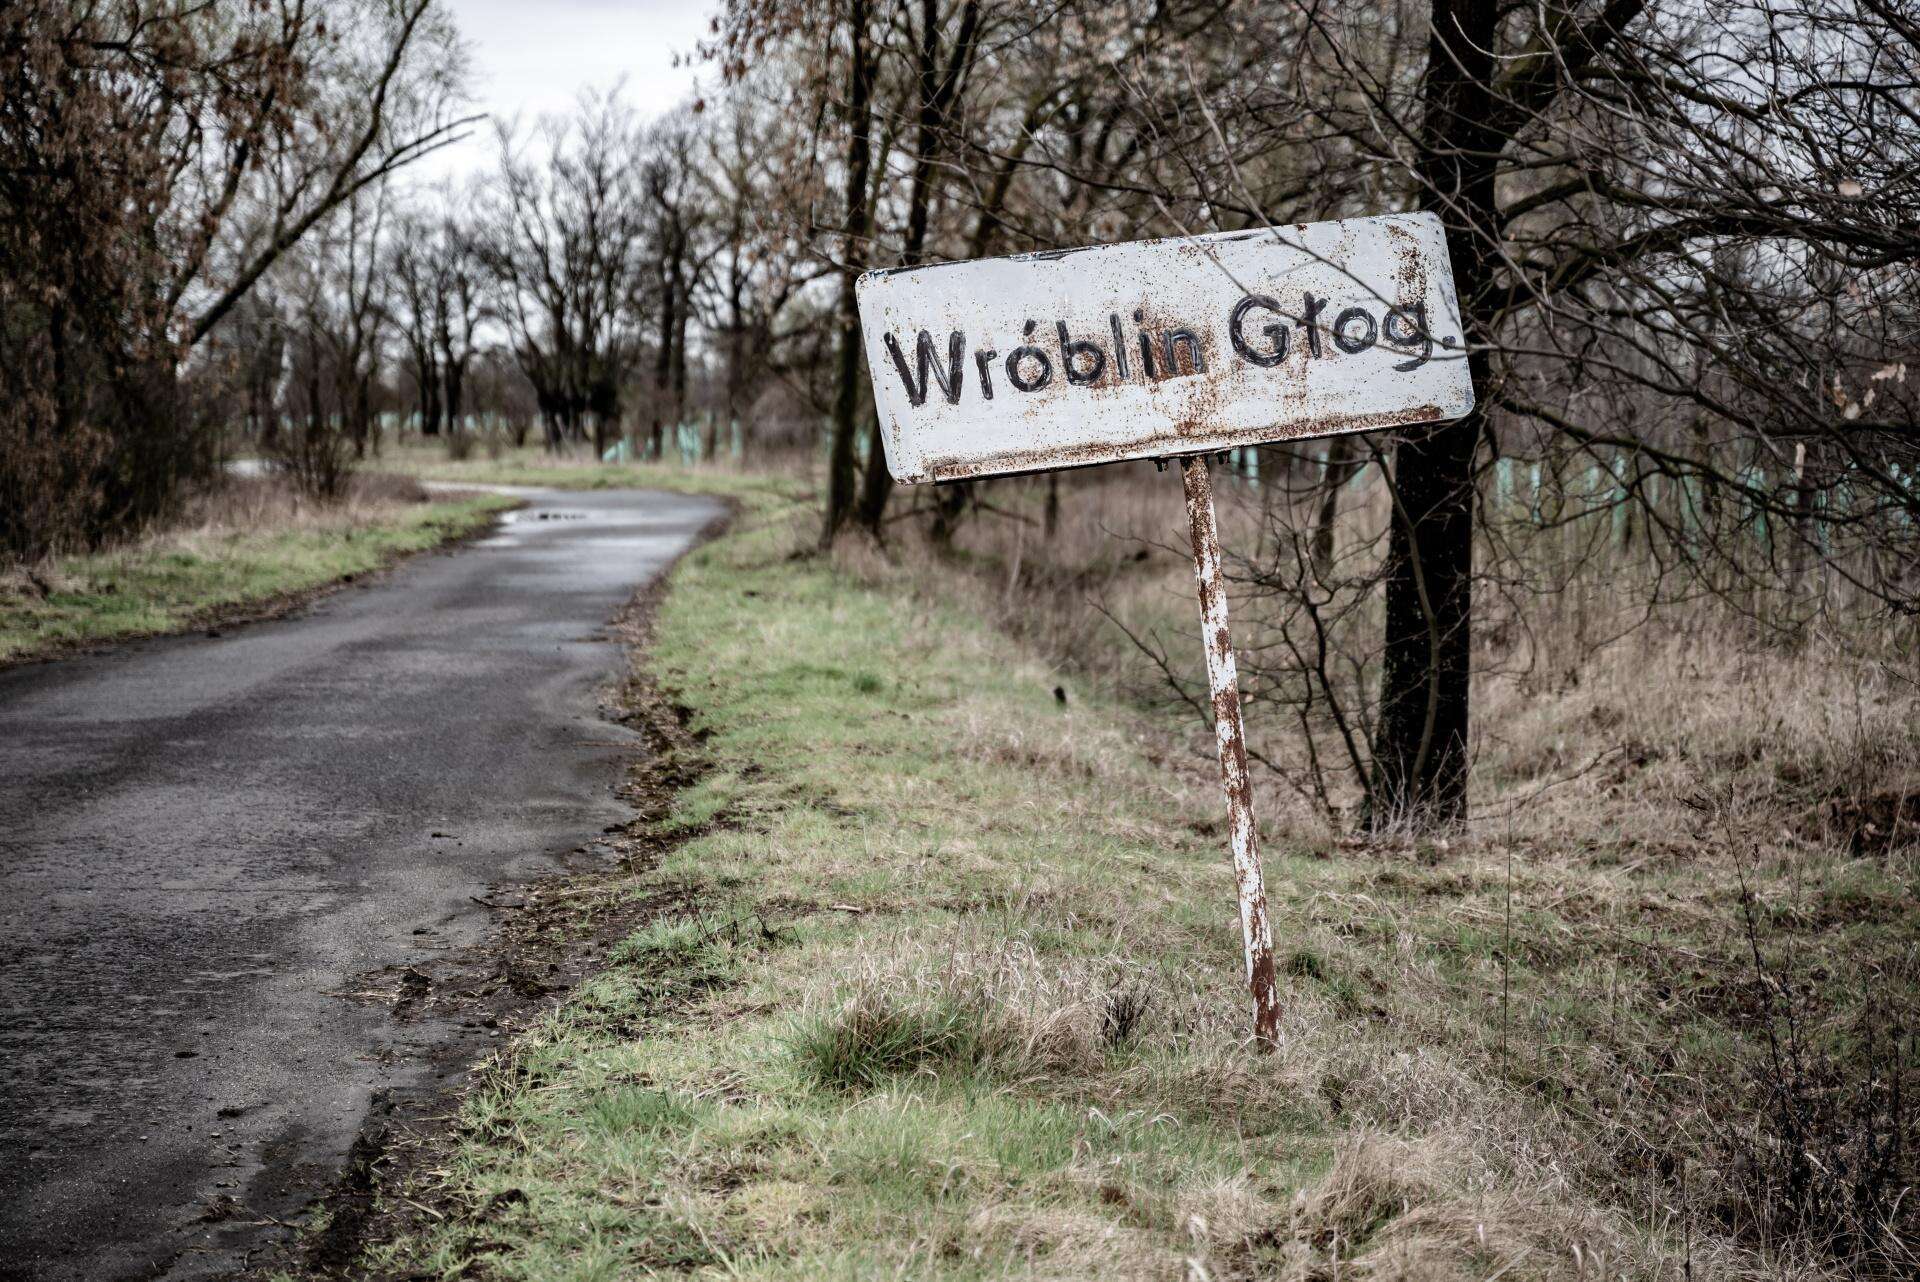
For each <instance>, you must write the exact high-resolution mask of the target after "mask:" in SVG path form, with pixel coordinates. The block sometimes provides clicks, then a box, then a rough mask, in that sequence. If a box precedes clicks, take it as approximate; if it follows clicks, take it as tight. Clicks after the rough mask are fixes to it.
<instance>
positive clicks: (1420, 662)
mask: <svg viewBox="0 0 1920 1282" xmlns="http://www.w3.org/2000/svg"><path fill="white" fill-rule="evenodd" d="M1499 12H1500V11H1499V8H1498V6H1497V5H1496V4H1495V3H1493V0H1435V3H1434V5H1433V18H1432V35H1431V38H1430V42H1429V47H1428V53H1427V71H1426V83H1425V98H1426V102H1425V120H1424V122H1423V133H1424V137H1423V138H1422V143H1423V150H1422V156H1421V160H1420V172H1419V176H1420V179H1421V182H1422V185H1423V187H1424V191H1423V193H1422V196H1423V200H1424V202H1425V204H1426V207H1427V208H1428V209H1431V210H1433V211H1434V212H1435V213H1437V214H1439V215H1440V217H1441V219H1442V220H1443V221H1444V222H1445V223H1446V226H1447V240H1448V245H1449V248H1450V250H1451V255H1452V259H1453V276H1454V282H1455V285H1456V287H1457V288H1458V290H1459V293H1460V297H1461V303H1462V308H1461V311H1462V317H1463V319H1464V320H1465V323H1466V340H1467V345H1468V350H1469V351H1470V352H1471V353H1472V355H1471V357H1470V365H1471V369H1472V373H1473V384H1474V397H1475V403H1476V406H1479V405H1481V404H1484V401H1485V395H1486V387H1487V374H1488V364H1487V356H1486V352H1487V347H1486V339H1487V334H1486V331H1485V325H1484V313H1485V308H1486V306H1487V303H1486V300H1485V290H1486V288H1487V280H1488V277H1489V274H1490V271H1491V266H1492V264H1491V263H1490V261H1489V256H1490V254H1492V253H1493V252H1494V249H1493V247H1494V246H1496V245H1497V244H1498V243H1499V242H1498V231H1499V227H1498V220H1497V214H1496V207H1495V205H1494V170H1495V166H1496V163H1497V161H1498V157H1499V154H1500V150H1501V147H1502V141H1503V140H1502V138H1501V135H1500V134H1499V132H1498V129H1497V127H1496V125H1495V123H1494V122H1495V120H1496V119H1497V116H1496V112H1495V103H1494V95H1493V76H1494V50H1495V48H1496V41H1497V38H1498V31H1497V26H1498V22H1499ZM1436 337H1442V336H1436ZM1483 422H1484V411H1483V410H1481V409H1479V408H1476V409H1475V410H1474V412H1473V413H1471V414H1469V415H1467V417H1465V418H1463V419H1461V420H1459V421H1457V422H1453V423H1448V424H1445V425H1443V426H1439V427H1432V428H1413V429H1410V430H1408V431H1407V432H1406V433H1405V434H1404V435H1403V437H1402V438H1401V440H1400V442H1399V443H1398V445H1397V446H1396V447H1395V451H1394V465H1393V476H1392V478H1391V483H1392V485H1393V488H1394V493H1395V499H1394V514H1393V521H1392V527H1391V529H1392V533H1391V536H1390V538H1389V542H1388V551H1387V601H1386V606H1387V609H1386V652H1385V664H1384V670H1383V672H1382V677H1381V688H1380V722H1379V733H1378V735H1377V736H1376V739H1375V743H1374V763H1373V778H1372V780H1371V785H1370V787H1369V789H1368V793H1369V795H1368V798H1367V821H1368V823H1369V825H1370V826H1372V827H1375V828H1385V827H1391V826H1394V825H1396V824H1410V825H1412V826H1415V827H1420V828H1427V827H1439V826H1444V825H1447V824H1451V823H1456V822H1458V821H1459V820H1461V819H1462V818H1464V817H1465V815H1466V808H1467V766H1468V730H1469V721H1468V711H1469V682H1470V678H1471V675H1472V664H1471V646H1472V640H1473V632H1472V617H1473V526H1474V500H1475V488H1474V457H1475V454H1476V453H1477V450H1478V447H1479V443H1480V433H1481V428H1482V424H1483Z"/></svg>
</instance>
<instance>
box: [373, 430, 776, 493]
mask: <svg viewBox="0 0 1920 1282" xmlns="http://www.w3.org/2000/svg"><path fill="white" fill-rule="evenodd" d="M374 466H375V467H377V468H378V469H380V470H383V471H388V472H393V473H396V474H399V475H403V476H412V477H417V478H418V479H420V480H423V481H438V482H443V483H446V484H452V485H513V486H530V487H535V488H543V489H556V490H622V489H660V490H674V491H677V492H680V493H686V494H714V495H720V496H724V497H731V498H745V497H752V496H764V497H767V498H779V497H792V496H793V495H794V494H795V493H796V490H797V489H798V488H800V487H803V486H804V481H805V478H789V477H784V476H779V475H774V474H766V473H754V472H736V471H732V470H729V469H727V468H723V467H718V466H709V467H682V466H679V465H678V464H674V463H651V462H629V463H597V462H594V461H593V460H592V459H591V458H587V457H584V456H580V455H575V454H567V455H561V456H559V457H555V456H554V455H550V454H548V453H546V452H545V451H544V450H542V449H540V448H539V447H538V446H525V447H522V448H520V449H517V450H507V451H505V452H504V453H503V454H502V455H501V457H499V458H488V457H484V456H481V455H476V456H474V457H471V458H466V459H461V460H458V461H455V460H453V459H450V458H448V457H447V453H446V450H445V448H444V447H442V446H435V445H421V444H417V443H407V444H398V443H395V444H390V445H388V446H387V448H386V450H385V452H384V454H383V455H382V457H381V458H380V460H379V461H378V462H377V463H376V464H375V465H374Z"/></svg>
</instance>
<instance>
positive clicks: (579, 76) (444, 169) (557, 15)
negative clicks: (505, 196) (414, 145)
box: [421, 0, 714, 177]
mask: <svg viewBox="0 0 1920 1282" xmlns="http://www.w3.org/2000/svg"><path fill="white" fill-rule="evenodd" d="M446 3H447V9H448V11H449V12H451V13H452V14H453V17H454V20H455V21H456V22H457V23H459V25H460V30H461V32H462V34H464V35H465V36H466V39H467V45H468V48H469V49H470V50H471V52H472V55H473V95H474V106H473V110H475V111H484V112H486V113H488V114H489V115H495V116H503V117H511V116H513V115H514V114H515V113H516V112H518V113H523V115H524V119H523V124H526V125H530V124H532V123H533V119H534V117H536V116H538V115H540V114H542V113H545V112H564V111H567V110H569V109H570V108H571V107H572V106H573V103H574V99H575V97H576V95H578V93H579V92H580V90H582V89H584V88H588V87H593V88H596V89H604V88H606V87H608V86H610V85H612V84H613V83H614V82H615V81H616V80H619V79H620V78H621V77H622V76H624V77H626V96H627V101H628V102H630V103H632V104H633V106H634V107H635V108H636V109H638V110H639V111H640V113H641V114H642V115H648V116H651V115H656V114H658V113H660V112H662V111H665V110H666V109H667V108H669V107H671V106H673V105H674V104H675V103H677V102H679V101H680V100H681V99H682V98H684V97H686V96H687V94H688V93H689V92H691V91H692V89H693V87H694V80H695V71H696V69H695V68H693V67H687V66H681V67H675V66H674V65H673V56H674V54H676V53H679V54H691V53H692V52H693V49H694V45H695V44H696V43H698V42H699V40H700V39H701V38H702V37H704V36H705V35H706V34H707V24H708V22H709V20H710V19H711V17H712V13H713V9H714V4H713V0H446ZM709 78H711V75H710V74H709ZM493 152H494V141H493V131H492V129H491V127H489V126H479V127H476V128H475V129H474V130H473V136H472V137H471V138H469V139H467V140H466V141H465V142H462V143H460V144H458V145H457V146H454V147H449V148H447V149H445V150H444V151H441V152H439V153H436V154H435V155H433V156H430V157H428V158H427V159H426V160H425V161H424V162H422V164H421V169H422V170H423V171H424V174H423V176H432V177H442V176H464V175H466V174H468V173H471V172H473V171H474V170H476V169H479V168H481V167H483V166H484V165H486V164H487V163H489V161H490V160H491V159H492V156H493Z"/></svg>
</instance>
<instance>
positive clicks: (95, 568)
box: [0, 478, 513, 663]
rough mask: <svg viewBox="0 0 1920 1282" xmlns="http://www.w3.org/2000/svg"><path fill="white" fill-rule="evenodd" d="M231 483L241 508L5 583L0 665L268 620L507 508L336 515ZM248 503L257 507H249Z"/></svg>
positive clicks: (380, 500)
mask: <svg viewBox="0 0 1920 1282" xmlns="http://www.w3.org/2000/svg"><path fill="white" fill-rule="evenodd" d="M272 484H274V483H272V482H268V481H264V480H249V479H245V478H236V479H235V480H234V481H233V482H232V486H233V487H234V489H235V490H237V491H240V492H242V497H241V498H240V499H237V500H236V499H234V498H233V496H231V495H229V496H227V497H226V498H225V499H224V500H223V502H226V503H229V504H236V503H237V504H239V505H240V506H241V508H242V509H243V510H240V511H233V510H225V509H223V510H222V511H221V512H220V513H219V514H218V515H215V516H209V517H208V519H206V520H204V521H201V522H197V523H194V524H191V525H189V526H187V527H184V528H180V529H175V530H171V531H168V532H166V533H164V534H160V535H157V536H155V537H154V538H151V539H148V540H146V541H144V542H142V543H140V544H138V545H135V546H133V547H128V548H122V549H118V550H115V551H111V552H101V553H96V554H92V555H87V556H68V557H60V558H57V559H56V560H54V561H53V562H52V563H50V564H48V565H45V566H41V567H38V568H36V569H35V570H34V571H33V572H32V574H31V575H30V576H29V575H28V574H26V573H24V572H16V573H15V574H14V575H13V576H10V578H9V580H8V581H7V582H6V584H4V585H0V663H4V662H7V661H10V660H21V659H28V658H33V657H37V656H40V655H44V654H49V653H53V652H57V651H59V650H61V649H64V648H67V647H70V646H74V645H79V644H86V643H93V642H102V641H112V640H118V639H123V638H127V637H136V636H150V635H153V634H156V633H164V632H179V631H184V630H187V629H191V628H195V627H201V626H205V625H206V624H208V623H210V622H212V621H215V620H218V619H225V618H232V617H235V616H236V615H244V614H249V613H256V612H271V611H272V610H273V609H275V608H277V607H279V606H281V605H283V604H285V603H287V602H288V601H290V600H292V599H295V598H297V597H299V596H300V595H301V594H303V593H306V592H310V591H313V590H314V589H317V588H321V587H324V586H326V585H327V584H330V583H334V582H337V581H339V580H341V579H345V578H349V577H351V576H354V575H358V574H364V573H367V572H368V571H371V570H377V569H379V568H381V567H382V566H385V565H387V564H389V563H391V562H392V561H393V560H394V559H395V558H397V557H400V556H404V555H406V554H408V553H412V552H420V551H424V550H426V549H429V548H434V547H438V546H440V545H441V544H444V543H447V542H449V541H451V540H453V539H458V538H462V537H464V536H466V535H469V534H472V533H474V532H476V531H478V530H481V529H484V528H485V527H486V525H487V524H488V523H489V522H490V521H492V520H493V518H494V516H495V515H496V514H498V513H499V512H500V511H501V510H503V509H505V508H508V507H511V506H513V500H511V499H508V498H503V497H501V496H498V495H473V496H462V497H449V498H444V499H441V500H438V501H425V500H422V499H420V498H418V497H417V496H415V497H411V498H408V497H405V496H395V495H392V494H387V493H379V494H374V495H370V496H366V497H361V498H356V499H354V500H350V501H349V502H348V503H346V504H344V505H342V506H340V507H338V508H335V509H314V508H311V507H307V508H301V507H299V506H298V505H294V504H290V503H288V502H286V501H284V499H283V497H282V496H278V495H274V496H271V497H263V496H261V495H258V494H255V493H254V492H256V491H262V490H266V489H267V488H268V487H269V486H270V485H272ZM249 495H251V496H252V498H253V499H254V500H256V501H248V498H247V496H249Z"/></svg>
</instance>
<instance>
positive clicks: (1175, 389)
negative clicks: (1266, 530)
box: [860, 214, 1472, 481]
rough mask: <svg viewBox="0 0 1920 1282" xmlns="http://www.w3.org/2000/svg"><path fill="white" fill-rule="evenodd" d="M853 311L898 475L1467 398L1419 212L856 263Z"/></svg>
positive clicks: (930, 475)
mask: <svg viewBox="0 0 1920 1282" xmlns="http://www.w3.org/2000/svg"><path fill="white" fill-rule="evenodd" d="M860 306H861V319H862V322H863V328H864V330H865V334H866V340H867V353H868V363H869V366H870V368H871V369H872V372H873V375H874V398H875V404H876V407H877V408H878V409H879V411H880V415H881V422H882V426H883V428H884V429H885V430H884V431H883V439H884V441H885V442H886V448H887V458H888V463H889V466H890V468H891V470H892V471H893V472H894V474H895V475H896V477H897V478H898V479H900V480H903V481H925V480H944V479H951V478H955V477H961V476H982V475H991V474H994V473H1002V472H1019V471H1035V470H1041V469H1044V468H1049V467H1064V466H1075V465H1078V464H1084V463H1097V462H1107V461H1112V460H1115V459H1122V458H1142V457H1153V456H1159V455H1172V454H1187V453H1197V452H1204V451H1212V450H1215V449H1225V448H1231V447H1233V446H1236V445H1246V444H1255V443H1259V442H1261V441H1270V440H1280V439H1294V438H1298V437H1302V436H1315V435H1328V434H1333V433H1337V432H1343V431H1361V430H1366V429H1368V428H1374V427H1385V426H1391V425H1394V424H1397V423H1411V422H1422V421H1430V420H1438V419H1445V418H1453V417H1457V416H1459V415H1460V414H1463V413H1465V412H1466V410H1467V409H1468V408H1470V407H1471V405H1472V391H1471V384H1470V381H1469V378H1468V371H1467V367H1466V361H1465V360H1464V359H1463V348H1462V345H1461V340H1460V337H1459V333H1460V330H1459V319H1458V309H1457V304H1456V303H1455V300H1454V294H1453V287H1452V278H1451V272H1450V270H1449V265H1448V262H1447V258H1446V254H1445V247H1444V241H1443V240H1442V238H1441V234H1440V227H1439V223H1438V220H1437V219H1434V218H1432V217H1431V216H1430V215H1425V214H1393V215H1384V216H1382V217H1379V218H1369V219H1351V220H1346V221H1342V222H1337V223H1317V224H1307V225H1300V226H1293V227H1286V228H1279V229H1273V230H1266V229H1263V230H1260V231H1255V232H1232V233H1221V234H1218V235H1213V236H1202V237H1194V238H1191V239H1185V240H1165V241H1144V242H1137V243H1134V244H1127V245H1112V246H1102V247H1096V248H1092V249H1086V250H1075V251H1065V252H1051V253H1043V254H1029V255H1022V256H1018V257H1014V258H1004V259H986V260H980V261H976V262H970V263H958V264H950V265H945V266H941V267H935V268H920V269H916V270H912V271H896V272H876V273H870V274H869V275H868V276H866V277H864V278H863V279H862V281H861V288H860ZM1012 318H1017V319H1012Z"/></svg>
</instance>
